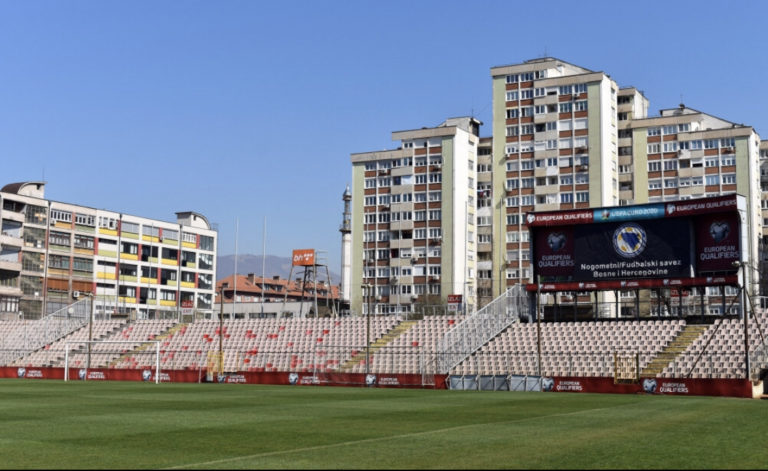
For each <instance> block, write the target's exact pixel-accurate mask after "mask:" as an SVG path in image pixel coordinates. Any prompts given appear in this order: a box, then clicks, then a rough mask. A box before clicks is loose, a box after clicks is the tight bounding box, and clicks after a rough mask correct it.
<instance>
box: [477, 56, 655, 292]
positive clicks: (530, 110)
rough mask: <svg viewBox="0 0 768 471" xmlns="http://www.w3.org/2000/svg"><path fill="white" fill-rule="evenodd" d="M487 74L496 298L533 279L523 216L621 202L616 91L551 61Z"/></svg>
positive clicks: (592, 75)
mask: <svg viewBox="0 0 768 471" xmlns="http://www.w3.org/2000/svg"><path fill="white" fill-rule="evenodd" d="M491 77H492V79H493V130H492V132H493V153H492V155H493V163H492V171H493V188H494V189H496V190H498V191H495V192H493V203H492V206H493V208H494V209H495V211H493V226H494V227H497V228H503V231H501V230H500V231H499V238H500V240H497V241H496V243H495V246H496V247H503V249H501V250H497V251H496V252H494V254H493V265H494V266H495V267H498V274H497V275H495V273H494V275H495V276H494V277H495V278H496V280H497V283H494V284H493V295H494V296H498V295H499V294H500V293H502V292H503V291H505V290H506V289H507V287H509V286H512V285H515V284H519V283H528V282H530V281H531V280H530V278H531V275H532V270H531V267H530V261H529V256H530V241H529V238H528V229H527V226H526V223H525V215H526V213H528V212H531V211H545V210H549V211H551V210H559V209H574V208H586V207H599V206H608V205H614V204H618V200H619V190H618V188H619V185H618V151H617V147H618V123H617V106H618V95H619V87H618V86H617V85H616V82H614V81H613V80H612V79H611V78H610V77H609V76H608V75H606V74H605V73H603V72H595V71H592V70H589V69H586V68H583V67H580V66H576V65H573V64H569V63H567V62H565V61H562V60H559V59H555V58H543V59H535V60H530V61H526V62H523V63H521V64H514V65H505V66H498V67H493V68H491ZM637 109H638V110H642V104H638V106H637ZM632 112H634V110H633V111H632ZM502 234H503V235H502ZM495 271H496V270H495V269H494V272H495Z"/></svg>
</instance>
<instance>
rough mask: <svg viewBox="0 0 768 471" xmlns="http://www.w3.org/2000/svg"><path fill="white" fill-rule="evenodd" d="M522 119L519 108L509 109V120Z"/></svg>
mask: <svg viewBox="0 0 768 471" xmlns="http://www.w3.org/2000/svg"><path fill="white" fill-rule="evenodd" d="M519 117H520V112H519V111H518V109H517V108H509V109H507V119H515V118H519Z"/></svg>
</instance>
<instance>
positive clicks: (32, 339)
mask: <svg viewBox="0 0 768 471" xmlns="http://www.w3.org/2000/svg"><path fill="white" fill-rule="evenodd" d="M90 314H91V298H90V297H88V298H85V299H81V300H80V301H77V302H76V303H73V304H70V305H69V306H65V307H63V308H61V309H59V310H57V311H55V312H53V313H51V314H48V315H47V316H45V317H43V318H42V319H39V320H30V321H24V323H23V325H21V326H20V327H18V328H16V329H15V330H14V331H12V332H11V333H9V334H8V335H6V336H4V337H3V338H2V339H0V341H1V342H2V343H1V344H0V351H1V353H0V364H4V365H8V364H10V363H12V362H13V361H15V360H17V359H19V358H22V357H23V356H25V355H28V354H30V353H31V352H34V351H35V350H39V349H41V348H43V347H45V346H46V345H49V344H51V343H53V342H55V341H56V340H58V339H60V338H62V337H64V336H66V335H69V334H70V333H72V332H74V331H75V330H77V329H79V328H81V327H83V326H84V325H87V324H88V322H89V320H90Z"/></svg>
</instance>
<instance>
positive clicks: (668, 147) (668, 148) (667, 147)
mask: <svg viewBox="0 0 768 471" xmlns="http://www.w3.org/2000/svg"><path fill="white" fill-rule="evenodd" d="M664 152H677V141H668V142H665V143H664Z"/></svg>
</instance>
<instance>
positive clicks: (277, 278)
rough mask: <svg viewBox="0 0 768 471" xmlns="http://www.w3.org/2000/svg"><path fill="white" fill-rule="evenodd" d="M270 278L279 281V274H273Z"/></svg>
mask: <svg viewBox="0 0 768 471" xmlns="http://www.w3.org/2000/svg"><path fill="white" fill-rule="evenodd" d="M272 279H273V280H275V281H280V275H275V276H273V277H272Z"/></svg>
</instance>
